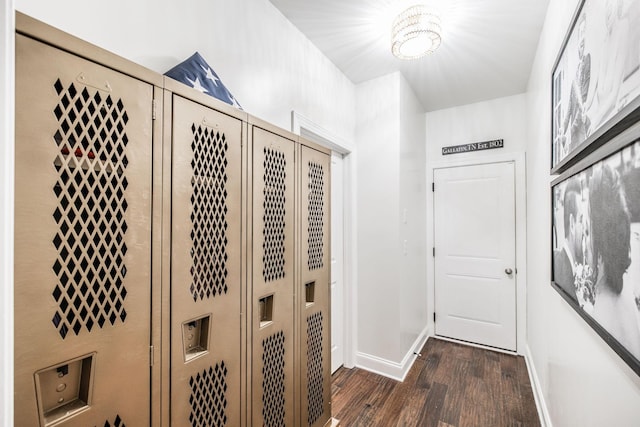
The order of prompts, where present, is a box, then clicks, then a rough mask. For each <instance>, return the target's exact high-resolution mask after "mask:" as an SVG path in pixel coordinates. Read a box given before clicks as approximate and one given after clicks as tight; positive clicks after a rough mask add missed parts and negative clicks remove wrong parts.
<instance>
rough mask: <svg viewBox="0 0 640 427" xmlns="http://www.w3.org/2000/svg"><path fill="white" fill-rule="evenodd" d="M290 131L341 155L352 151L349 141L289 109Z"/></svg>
mask: <svg viewBox="0 0 640 427" xmlns="http://www.w3.org/2000/svg"><path fill="white" fill-rule="evenodd" d="M291 132H293V133H295V134H296V135H300V136H302V137H304V138H307V139H309V140H311V141H313V142H316V143H318V144H320V145H322V146H323V147H326V148H330V149H331V151H335V152H336V153H340V154H342V155H347V154H349V153H351V151H353V147H352V144H351V143H350V142H349V141H347V140H346V139H344V138H341V137H340V136H338V135H334V134H333V133H331V132H330V131H329V130H327V129H325V128H323V127H322V126H320V125H318V124H317V123H315V122H314V121H312V120H311V119H308V118H307V117H305V116H303V115H302V114H300V113H298V112H296V111H291Z"/></svg>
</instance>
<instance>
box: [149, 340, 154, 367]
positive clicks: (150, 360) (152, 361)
mask: <svg viewBox="0 0 640 427" xmlns="http://www.w3.org/2000/svg"><path fill="white" fill-rule="evenodd" d="M153 363H154V360H153V346H152V345H150V346H149V366H153Z"/></svg>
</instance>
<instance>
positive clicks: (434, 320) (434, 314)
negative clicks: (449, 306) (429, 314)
mask: <svg viewBox="0 0 640 427" xmlns="http://www.w3.org/2000/svg"><path fill="white" fill-rule="evenodd" d="M433 323H436V312H435V311H434V312H433Z"/></svg>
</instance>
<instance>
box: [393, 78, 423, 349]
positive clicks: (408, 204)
mask: <svg viewBox="0 0 640 427" xmlns="http://www.w3.org/2000/svg"><path fill="white" fill-rule="evenodd" d="M424 120H425V116H424V107H423V106H422V104H421V103H420V101H419V100H418V98H417V97H416V96H415V94H414V93H413V90H412V89H411V87H410V86H409V84H408V83H407V81H406V80H405V79H404V78H400V153H399V154H400V159H399V160H400V166H399V167H400V177H399V179H400V189H399V194H400V200H399V202H400V205H399V206H398V208H399V210H400V212H399V214H400V232H399V237H400V242H399V244H400V249H401V250H402V255H401V259H400V266H399V269H400V273H399V277H400V281H399V284H400V290H401V294H400V333H401V346H402V348H403V349H412V345H413V344H414V342H415V341H416V340H418V339H419V338H420V335H421V334H424V333H425V328H426V326H427V324H428V315H427V307H426V302H427V286H426V284H427V268H426V267H427V266H426V259H427V257H426V252H427V241H426V226H427V224H426V222H425V221H424V218H425V216H426V215H427V200H426V197H425V193H426V191H425V183H426V169H425V165H424V162H423V159H424V157H425V150H426V144H425V141H426V135H425V126H424ZM417 350H420V349H417Z"/></svg>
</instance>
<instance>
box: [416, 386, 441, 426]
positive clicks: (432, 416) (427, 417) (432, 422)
mask: <svg viewBox="0 0 640 427" xmlns="http://www.w3.org/2000/svg"><path fill="white" fill-rule="evenodd" d="M448 389H449V387H447V385H446V384H440V383H433V384H432V385H431V388H430V389H429V394H428V395H427V401H426V402H425V404H424V406H423V407H422V416H421V417H420V421H419V422H418V424H416V425H417V426H424V427H437V426H438V421H439V420H440V413H441V412H442V408H443V407H444V400H445V398H446V397H447V391H448Z"/></svg>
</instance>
